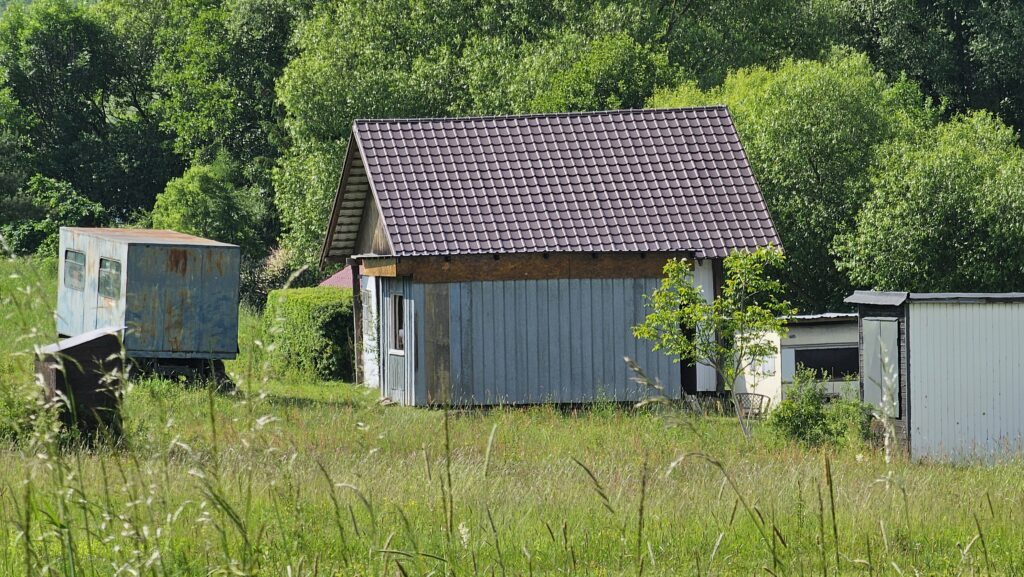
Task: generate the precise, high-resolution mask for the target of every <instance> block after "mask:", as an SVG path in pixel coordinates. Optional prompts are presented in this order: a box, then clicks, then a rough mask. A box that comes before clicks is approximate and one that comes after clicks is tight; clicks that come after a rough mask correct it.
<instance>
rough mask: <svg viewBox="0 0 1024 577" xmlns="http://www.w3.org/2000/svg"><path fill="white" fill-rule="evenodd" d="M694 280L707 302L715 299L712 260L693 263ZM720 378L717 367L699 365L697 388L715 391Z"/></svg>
mask: <svg viewBox="0 0 1024 577" xmlns="http://www.w3.org/2000/svg"><path fill="white" fill-rule="evenodd" d="M693 281H694V284H696V285H699V286H700V287H701V289H702V290H703V292H704V298H705V299H706V300H707V302H709V303H710V302H712V301H714V300H715V289H714V287H715V273H714V263H713V261H710V260H698V261H696V262H695V263H694V265H693ZM717 383H718V378H717V374H716V373H715V369H713V368H712V367H710V366H708V365H702V364H698V365H697V390H698V391H714V390H715V389H716V388H717Z"/></svg>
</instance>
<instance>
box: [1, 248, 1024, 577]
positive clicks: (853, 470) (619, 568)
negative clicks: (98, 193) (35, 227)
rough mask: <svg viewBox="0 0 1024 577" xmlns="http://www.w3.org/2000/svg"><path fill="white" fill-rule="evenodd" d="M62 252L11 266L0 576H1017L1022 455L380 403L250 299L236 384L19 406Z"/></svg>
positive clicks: (4, 277) (637, 418) (149, 385)
mask: <svg viewBox="0 0 1024 577" xmlns="http://www.w3.org/2000/svg"><path fill="white" fill-rule="evenodd" d="M54 278H55V269H54V265H53V264H52V262H47V261H35V260H7V261H3V262H0V386H2V389H3V390H2V394H0V411H2V415H0V416H2V419H3V424H2V428H0V430H2V431H3V432H4V434H5V435H6V438H5V439H4V440H3V443H4V447H3V449H2V450H0V574H2V575H26V576H29V577H31V576H36V575H39V576H42V575H59V576H68V577H70V576H100V575H152V576H163V575H197V576H198V575H275V576H276V575H282V576H284V575H287V576H313V575H324V576H327V575H381V576H383V575H389V576H391V575H501V576H503V577H504V576H509V575H638V576H639V575H650V576H654V575H771V574H774V575H837V574H842V575H854V574H857V575H916V574H921V575H929V574H963V575H972V574H993V575H1013V574H1022V573H1024V556H1022V555H1021V553H1020V552H1021V551H1022V550H1024V530H1022V527H1024V507H1022V506H1021V505H1022V500H1024V464H1022V463H1021V462H1016V461H1014V462H1006V463H990V464H976V465H969V466H964V465H961V466H955V465H950V464H940V463H913V462H909V461H907V460H905V459H896V460H895V461H893V462H892V463H889V464H887V463H886V462H885V459H884V457H883V455H882V452H881V450H880V449H877V448H874V447H870V446H866V445H863V446H849V447H845V448H843V449H830V450H822V449H810V448H804V447H801V446H797V445H794V444H791V443H788V442H786V441H783V440H780V439H777V438H775V437H774V436H773V435H772V434H771V433H770V432H769V431H768V430H767V429H765V428H763V427H760V426H755V429H754V434H753V438H752V439H751V440H749V441H748V440H746V439H745V438H744V436H743V434H742V433H741V431H740V429H739V427H738V425H737V424H736V422H735V421H734V420H733V419H731V418H727V417H721V416H699V415H694V414H690V413H688V412H686V411H684V410H682V409H680V408H664V407H661V408H656V409H634V408H629V407H621V406H616V405H611V404H599V405H596V406H593V407H589V408H585V409H575V410H572V409H559V408H554V407H530V408H501V409H492V410H486V411H483V410H481V411H476V410H453V411H450V412H446V411H443V410H425V409H408V408H402V407H397V406H382V405H380V404H379V403H378V399H377V394H376V392H375V391H371V390H368V389H365V388H362V387H358V386H354V385H351V384H346V383H339V382H318V381H316V380H314V379H311V378H308V377H307V376H305V375H302V374H287V375H271V374H270V373H269V372H268V370H267V369H266V368H265V365H264V362H263V358H262V357H263V345H262V342H263V339H262V329H261V326H262V325H261V322H260V319H259V318H258V317H257V316H256V315H255V314H254V313H252V312H250V311H248V310H246V309H243V310H242V325H241V334H240V335H239V339H240V345H241V349H242V352H241V355H240V356H239V358H238V360H237V361H234V362H232V363H230V364H229V367H228V370H229V371H230V372H231V373H232V375H233V377H234V380H235V382H236V383H237V385H238V387H237V390H235V391H234V392H231V393H219V392H216V391H215V390H213V388H204V387H192V388H189V387H185V386H183V385H182V384H181V383H176V382H169V381H164V380H157V379H145V380H134V381H132V382H131V383H130V385H129V387H128V390H127V392H126V394H125V400H124V418H125V431H126V433H125V436H124V439H123V440H122V441H121V442H120V444H117V445H112V446H99V447H93V448H84V447H80V446H78V445H76V444H74V443H69V442H67V441H66V440H62V439H61V437H60V436H59V435H56V434H54V432H53V426H52V423H51V421H50V420H48V419H47V418H46V417H45V416H35V417H34V418H32V419H31V420H26V415H36V414H37V411H36V410H34V409H33V410H28V409H26V408H25V407H26V406H29V407H30V408H31V403H33V402H34V401H33V399H34V398H35V395H36V387H35V385H34V379H33V375H32V361H33V358H32V348H33V346H34V345H37V344H40V343H45V342H50V341H52V340H53V338H54V329H53V318H52V314H53V313H52V311H53V308H54V307H53V305H54V298H55V287H54Z"/></svg>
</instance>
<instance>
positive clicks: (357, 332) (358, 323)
mask: <svg viewBox="0 0 1024 577" xmlns="http://www.w3.org/2000/svg"><path fill="white" fill-rule="evenodd" d="M348 264H349V266H350V267H351V269H352V339H353V341H352V344H353V346H352V351H353V352H354V353H355V357H356V358H355V364H354V365H353V366H352V369H353V375H354V376H353V380H354V381H355V382H356V383H358V384H364V383H363V298H362V296H363V295H362V291H361V290H360V282H359V261H357V260H355V259H348Z"/></svg>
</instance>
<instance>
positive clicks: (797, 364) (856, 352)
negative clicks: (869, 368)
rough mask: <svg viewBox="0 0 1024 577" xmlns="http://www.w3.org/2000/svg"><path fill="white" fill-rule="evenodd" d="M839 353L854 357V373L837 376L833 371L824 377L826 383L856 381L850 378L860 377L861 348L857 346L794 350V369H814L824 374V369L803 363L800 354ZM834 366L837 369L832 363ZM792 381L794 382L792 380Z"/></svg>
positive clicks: (813, 347) (814, 347)
mask: <svg viewBox="0 0 1024 577" xmlns="http://www.w3.org/2000/svg"><path fill="white" fill-rule="evenodd" d="M838 351H844V353H845V354H848V355H851V354H852V355H853V361H854V363H853V367H854V368H853V372H850V373H846V374H844V375H837V374H835V373H834V372H833V371H829V374H828V375H822V376H823V377H824V382H829V383H838V382H843V381H847V380H856V379H851V378H850V377H859V376H860V348H859V347H858V346H857V345H856V344H850V345H845V346H812V347H799V348H794V349H793V367H794V370H800V368H801V367H804V368H810V369H813V370H814V371H816V372H819V373H820V372H823V369H821V368H820V367H815V366H808V365H807V364H806V363H804V362H801V359H800V358H799V357H800V354H801V353H804V354H807V353H810V354H814V353H823V352H832V353H833V354H837V353H838ZM847 360H849V359H847ZM832 364H833V367H831V368H835V365H836V363H832ZM790 380H791V381H792V378H791V379H790Z"/></svg>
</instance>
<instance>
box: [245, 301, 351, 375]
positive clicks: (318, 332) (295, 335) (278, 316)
mask: <svg viewBox="0 0 1024 577" xmlns="http://www.w3.org/2000/svg"><path fill="white" fill-rule="evenodd" d="M263 328H264V334H266V339H265V340H266V341H267V344H272V345H273V347H271V348H270V352H269V360H270V367H271V369H272V370H273V371H274V372H276V373H278V374H280V373H282V372H285V371H287V370H289V369H298V370H300V371H308V372H311V373H313V374H315V375H316V376H317V377H319V378H321V379H324V380H336V379H340V380H345V381H351V380H352V376H353V375H352V369H353V367H352V362H353V357H354V354H353V349H352V291H351V290H346V289H339V288H335V287H312V288H296V289H279V290H275V291H271V292H270V294H269V295H268V297H267V308H266V310H265V311H264V313H263Z"/></svg>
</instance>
